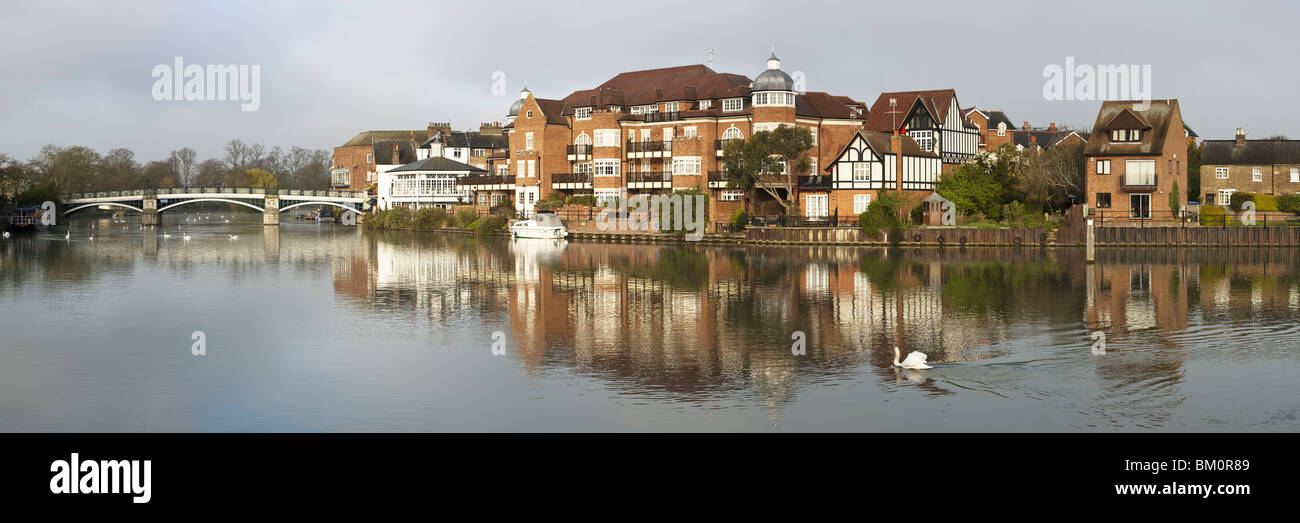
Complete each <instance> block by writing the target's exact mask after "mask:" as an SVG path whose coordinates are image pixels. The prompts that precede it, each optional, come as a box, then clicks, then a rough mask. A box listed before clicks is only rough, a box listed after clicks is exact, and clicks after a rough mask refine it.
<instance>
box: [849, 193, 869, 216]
mask: <svg viewBox="0 0 1300 523" xmlns="http://www.w3.org/2000/svg"><path fill="white" fill-rule="evenodd" d="M870 206H871V195H870V194H855V195H853V214H862V213H864V212H867V207H870Z"/></svg>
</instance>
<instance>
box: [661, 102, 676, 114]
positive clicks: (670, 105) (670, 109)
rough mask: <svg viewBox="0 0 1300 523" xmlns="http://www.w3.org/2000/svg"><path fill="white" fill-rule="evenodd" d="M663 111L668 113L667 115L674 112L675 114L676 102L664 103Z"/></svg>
mask: <svg viewBox="0 0 1300 523" xmlns="http://www.w3.org/2000/svg"><path fill="white" fill-rule="evenodd" d="M664 111H665V112H669V113H675V112H677V102H666V103H664Z"/></svg>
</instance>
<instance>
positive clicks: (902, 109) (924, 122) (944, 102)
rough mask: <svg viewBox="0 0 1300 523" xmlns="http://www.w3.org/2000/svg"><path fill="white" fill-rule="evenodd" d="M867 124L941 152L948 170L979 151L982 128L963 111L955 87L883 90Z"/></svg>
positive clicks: (926, 149)
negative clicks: (929, 89) (896, 90)
mask: <svg viewBox="0 0 1300 523" xmlns="http://www.w3.org/2000/svg"><path fill="white" fill-rule="evenodd" d="M863 125H864V127H866V129H867V130H868V131H877V132H883V133H886V134H893V133H895V132H901V133H903V134H907V135H908V136H911V137H912V139H913V140H915V141H916V143H917V145H919V146H921V149H923V150H925V151H928V152H933V153H935V154H937V155H939V158H940V159H941V160H942V161H943V172H944V173H948V172H952V171H953V170H955V169H956V168H957V166H959V165H961V164H962V163H963V162H965V161H966V160H969V159H970V158H971V157H972V156H974V155H975V153H977V152H979V144H980V132H979V129H978V128H977V127H976V126H975V124H973V123H971V122H970V121H968V120H967V119H966V117H965V115H963V114H962V112H961V109H960V108H958V104H957V92H956V91H954V90H952V89H936V90H931V91H899V92H893V93H882V94H881V95H880V97H879V98H876V103H874V104H872V106H871V110H870V111H869V112H868V115H867V118H866V120H865V122H864V124H863Z"/></svg>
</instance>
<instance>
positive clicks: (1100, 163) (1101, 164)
mask: <svg viewBox="0 0 1300 523" xmlns="http://www.w3.org/2000/svg"><path fill="white" fill-rule="evenodd" d="M1097 174H1110V160H1097Z"/></svg>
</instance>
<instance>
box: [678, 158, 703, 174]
mask: <svg viewBox="0 0 1300 523" xmlns="http://www.w3.org/2000/svg"><path fill="white" fill-rule="evenodd" d="M672 169H673V174H674V175H678V174H684V175H692V174H700V157H699V156H678V157H675V158H673V167H672Z"/></svg>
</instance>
